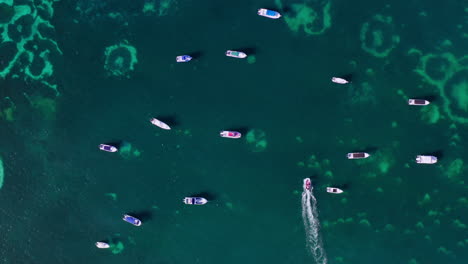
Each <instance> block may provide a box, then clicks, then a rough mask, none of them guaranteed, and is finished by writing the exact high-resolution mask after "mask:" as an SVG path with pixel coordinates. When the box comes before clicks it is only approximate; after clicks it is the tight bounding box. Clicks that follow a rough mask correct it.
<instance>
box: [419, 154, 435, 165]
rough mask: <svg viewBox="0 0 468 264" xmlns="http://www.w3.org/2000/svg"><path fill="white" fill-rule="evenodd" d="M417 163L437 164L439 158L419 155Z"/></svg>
mask: <svg viewBox="0 0 468 264" xmlns="http://www.w3.org/2000/svg"><path fill="white" fill-rule="evenodd" d="M416 163H419V164H434V163H437V157H434V156H425V155H417V156H416Z"/></svg>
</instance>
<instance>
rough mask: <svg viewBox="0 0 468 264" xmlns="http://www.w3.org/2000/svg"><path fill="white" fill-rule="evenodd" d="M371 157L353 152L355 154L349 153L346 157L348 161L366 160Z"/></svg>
mask: <svg viewBox="0 0 468 264" xmlns="http://www.w3.org/2000/svg"><path fill="white" fill-rule="evenodd" d="M369 156H370V154H369V153H366V152H353V153H348V154H347V155H346V157H348V159H366V158H368V157H369Z"/></svg>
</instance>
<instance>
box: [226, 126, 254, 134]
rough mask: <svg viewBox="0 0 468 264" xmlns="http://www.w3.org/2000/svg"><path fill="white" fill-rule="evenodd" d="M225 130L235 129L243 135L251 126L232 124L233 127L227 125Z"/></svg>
mask: <svg viewBox="0 0 468 264" xmlns="http://www.w3.org/2000/svg"><path fill="white" fill-rule="evenodd" d="M226 130H227V131H237V132H240V133H241V134H242V135H245V134H247V133H248V132H249V131H250V130H251V128H249V127H247V126H233V127H228V128H227V129H226Z"/></svg>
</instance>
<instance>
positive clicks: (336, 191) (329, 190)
mask: <svg viewBox="0 0 468 264" xmlns="http://www.w3.org/2000/svg"><path fill="white" fill-rule="evenodd" d="M327 192H328V193H336V194H339V193H342V192H343V190H341V189H339V188H336V187H327Z"/></svg>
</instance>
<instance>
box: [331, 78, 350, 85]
mask: <svg viewBox="0 0 468 264" xmlns="http://www.w3.org/2000/svg"><path fill="white" fill-rule="evenodd" d="M331 80H332V82H334V83H339V84H347V83H349V82H348V81H347V80H345V79H343V78H339V77H333V78H332V79H331Z"/></svg>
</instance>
